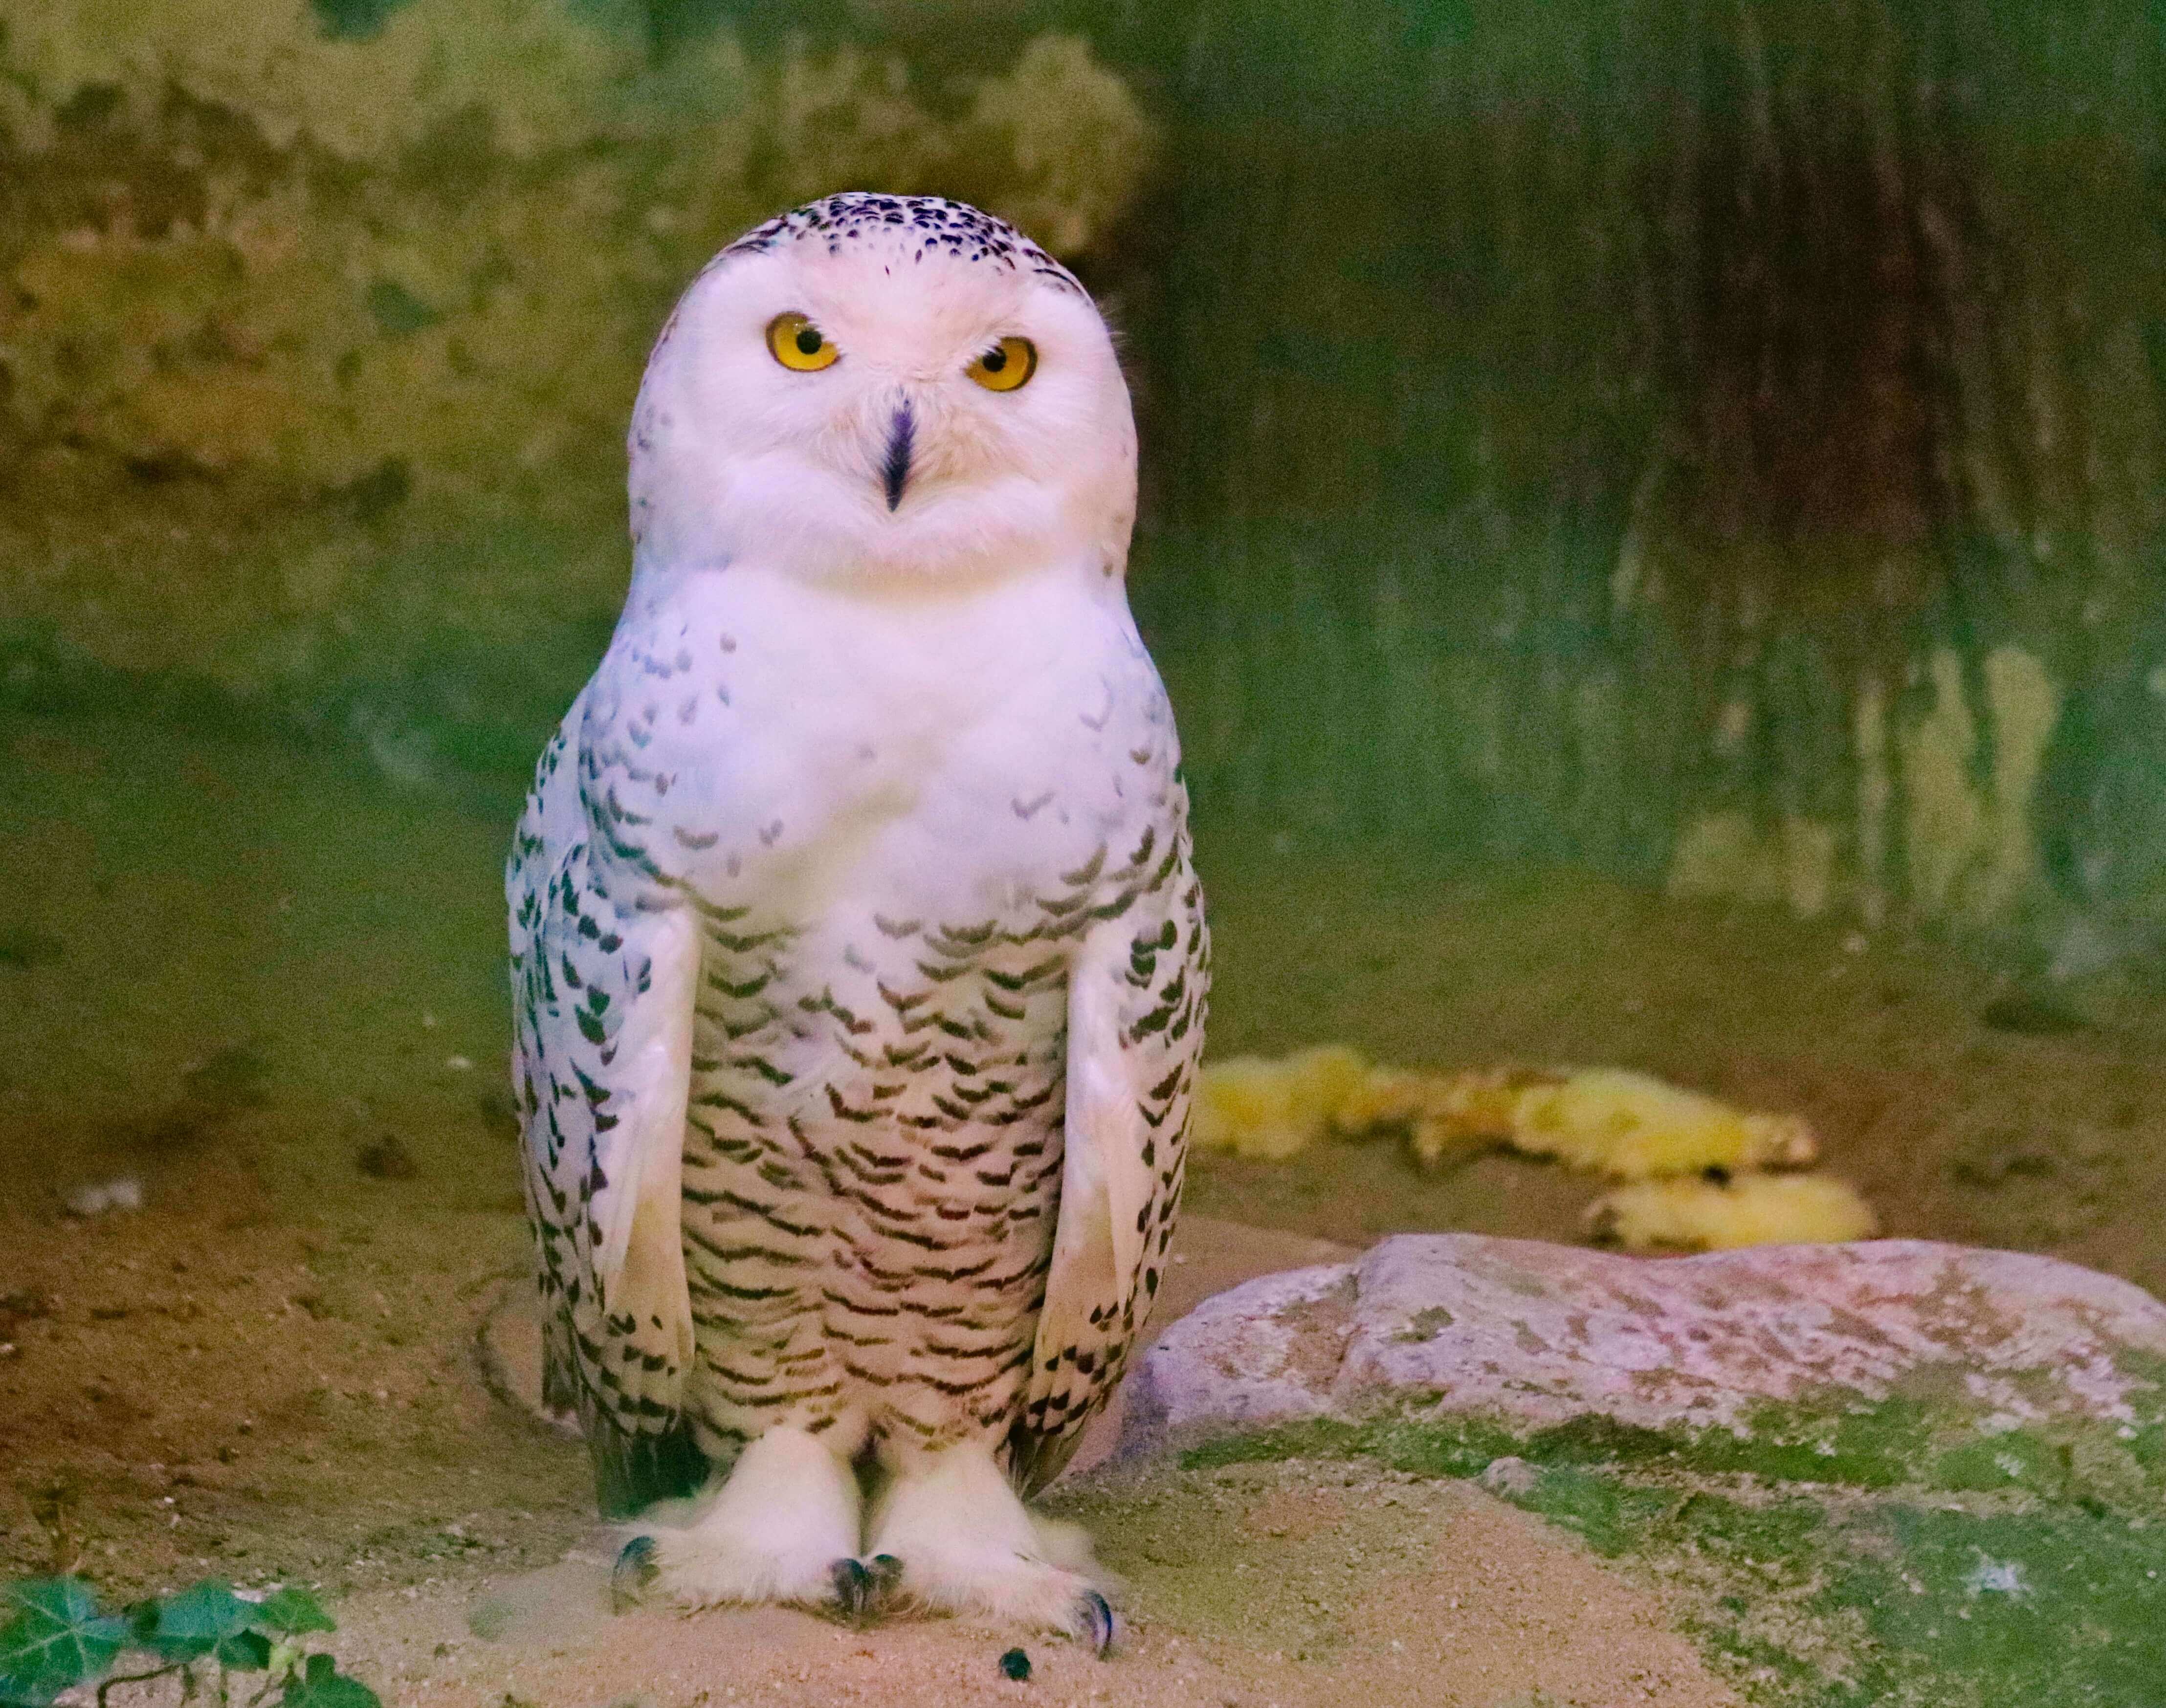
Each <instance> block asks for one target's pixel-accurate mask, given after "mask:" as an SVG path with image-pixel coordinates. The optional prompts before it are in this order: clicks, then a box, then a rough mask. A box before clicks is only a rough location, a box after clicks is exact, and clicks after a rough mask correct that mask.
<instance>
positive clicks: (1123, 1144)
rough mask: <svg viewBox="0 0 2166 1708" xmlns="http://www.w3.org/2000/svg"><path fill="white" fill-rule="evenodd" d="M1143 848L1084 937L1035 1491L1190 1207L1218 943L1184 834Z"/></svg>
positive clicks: (1035, 1415) (1020, 1468) (1036, 1426)
mask: <svg viewBox="0 0 2166 1708" xmlns="http://www.w3.org/2000/svg"><path fill="white" fill-rule="evenodd" d="M1151 840H1152V839H1149V838H1146V839H1145V842H1144V847H1143V848H1142V849H1141V850H1140V851H1139V854H1140V855H1141V858H1139V859H1138V860H1136V861H1133V862H1131V866H1130V868H1129V872H1126V873H1116V874H1114V881H1115V882H1116V883H1120V882H1121V881H1122V880H1123V878H1128V879H1130V881H1131V882H1132V883H1133V884H1134V885H1135V888H1133V890H1130V891H1128V892H1127V897H1126V899H1127V905H1126V906H1125V907H1124V908H1123V910H1122V911H1120V912H1118V913H1117V914H1115V915H1114V916H1113V917H1111V918H1108V919H1104V920H1101V921H1100V922H1099V923H1097V924H1096V925H1093V926H1092V927H1091V930H1089V931H1088V933H1086V936H1084V939H1083V941H1082V943H1081V944H1080V946H1079V948H1078V950H1077V952H1076V955H1075V962H1074V963H1073V965H1072V966H1071V967H1070V972H1069V988H1068V1099H1067V1110H1066V1120H1065V1154H1064V1157H1063V1161H1062V1166H1061V1174H1060V1211H1059V1218H1058V1220H1057V1221H1056V1223H1055V1226H1054V1241H1053V1263H1052V1268H1051V1270H1050V1271H1049V1273H1048V1275H1047V1277H1046V1286H1045V1304H1044V1306H1043V1309H1042V1310H1041V1311H1040V1312H1039V1315H1038V1336H1037V1341H1036V1343H1035V1347H1034V1349H1033V1355H1032V1359H1031V1371H1030V1380H1029V1383H1028V1385H1027V1387H1026V1389H1025V1390H1024V1401H1023V1410H1022V1416H1021V1417H1020V1418H1019V1419H1018V1420H1017V1423H1016V1426H1015V1427H1014V1429H1013V1431H1012V1432H1011V1434H1010V1437H1009V1442H1008V1455H1009V1468H1010V1471H1011V1473H1012V1475H1013V1476H1014V1478H1015V1479H1016V1480H1017V1483H1018V1484H1020V1485H1021V1486H1022V1489H1023V1490H1024V1492H1025V1493H1029V1492H1031V1491H1033V1490H1035V1489H1041V1488H1043V1487H1044V1485H1045V1484H1048V1483H1049V1482H1051V1481H1052V1480H1053V1479H1054V1477H1056V1476H1058V1475H1059V1473H1060V1469H1061V1467H1062V1466H1064V1465H1065V1464H1066V1463H1067V1462H1068V1459H1069V1456H1070V1454H1072V1453H1073V1452H1075V1447H1076V1444H1077V1442H1078V1441H1079V1440H1080V1437H1081V1433H1082V1428H1083V1426H1084V1424H1085V1423H1086V1422H1087V1421H1089V1419H1090V1417H1091V1414H1092V1413H1093V1412H1095V1411H1096V1410H1097V1409H1098V1407H1099V1406H1100V1405H1102V1404H1103V1403H1104V1401H1105V1400H1106V1398H1107V1396H1108V1395H1109V1394H1112V1391H1113V1389H1114V1388H1115V1386H1116V1385H1117V1384H1118V1383H1119V1381H1120V1378H1121V1373H1122V1371H1123V1368H1125V1366H1126V1363H1127V1360H1128V1351H1129V1348H1130V1347H1132V1346H1133V1344H1134V1342H1135V1338H1136V1336H1137V1334H1138V1332H1139V1331H1141V1329H1142V1328H1143V1326H1144V1323H1145V1321H1147V1320H1148V1319H1149V1315H1150V1307H1151V1300H1152V1299H1153V1298H1154V1296H1155V1295H1156V1294H1157V1292H1158V1287H1159V1277H1160V1273H1161V1271H1162V1269H1163V1268H1164V1267H1165V1252H1166V1246H1167V1243H1168V1242H1169V1241H1170V1240H1171V1238H1172V1236H1173V1223H1174V1214H1175V1209H1176V1208H1177V1206H1178V1205H1179V1202H1180V1199H1181V1178H1182V1169H1183V1159H1184V1157H1185V1153H1186V1146H1187V1138H1188V1109H1189V1098H1190V1091H1191V1086H1192V1085H1193V1083H1194V1080H1195V1076H1196V1064H1197V1057H1199V1056H1200V1055H1201V1054H1202V1048H1203V1017H1204V1009H1205V1005H1206V1002H1207V996H1208V992H1209V984H1210V937H1209V935H1208V933H1207V930H1206V928H1205V926H1204V923H1203V901H1202V890H1201V888H1200V887H1199V886H1198V884H1197V881H1196V877H1195V873H1194V872H1192V871H1191V868H1190V866H1189V862H1188V846H1187V836H1186V831H1185V830H1181V828H1179V825H1178V821H1176V827H1175V835H1174V836H1173V838H1172V846H1170V848H1166V849H1165V851H1163V852H1154V851H1153V849H1152V847H1151Z"/></svg>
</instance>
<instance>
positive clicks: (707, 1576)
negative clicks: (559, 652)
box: [509, 196, 1208, 1638]
mask: <svg viewBox="0 0 2166 1708" xmlns="http://www.w3.org/2000/svg"><path fill="white" fill-rule="evenodd" d="M1018 374H1020V375H1021V376H1022V382H1021V383H1017V375H1018ZM1134 494H1135V435H1134V428H1133V422H1132V419H1131V417H1130V413H1129V409H1128V394H1127V391H1126V388H1125V387H1124V385H1123V382H1122V379H1121V375H1120V371H1119V367H1118V365H1117V361H1116V360H1115V358H1114V355H1113V351H1112V344H1111V341H1110V340H1109V339H1108V337H1107V333H1106V330H1105V328H1104V325H1103V324H1102V322H1101V320H1100V319H1099V316H1098V314H1097V313H1096V309H1095V308H1093V307H1092V306H1091V302H1090V299H1089V298H1088V297H1087V295H1086V293H1084V292H1083V290H1082V288H1081V287H1080V286H1079V285H1078V284H1077V283H1076V282H1075V280H1074V279H1073V278H1072V277H1070V276H1069V274H1068V273H1067V272H1066V271H1065V270H1064V269H1062V268H1061V267H1060V266H1058V264H1057V263H1055V262H1054V261H1051V260H1050V259H1049V258H1048V257H1047V256H1045V255H1044V254H1043V252H1042V251H1040V250H1038V249H1036V248H1035V247H1034V246H1033V245H1031V244H1029V243H1028V240H1025V239H1023V238H1022V237H1021V236H1020V235H1017V233H1016V232H1014V231H1013V230H1012V229H1011V228H1009V227H1007V226H1006V225H1004V224H1001V222H999V221H997V220H995V219H991V218H989V217H988V216H986V215H985V214H980V213H978V212H977V211H976V210H975V209H971V208H964V207H962V206H960V205H959V204H956V203H948V202H943V201H939V200H937V199H932V198H886V197H873V196H840V197H832V198H828V199H827V200H826V201H824V202H821V203H814V204H812V205H811V207H808V208H800V209H798V210H797V211H795V213H792V214H787V215H785V216H782V217H781V218H780V219H776V220H774V221H770V222H769V224H766V225H764V226H762V227H760V228H758V229H757V230H755V231H754V232H753V233H751V234H749V235H748V236H747V237H746V238H744V239H742V240H740V241H739V242H738V243H737V244H736V245H732V247H731V248H730V249H728V250H724V251H723V252H722V254H721V256H717V257H716V261H715V262H714V263H713V264H712V265H711V266H710V267H709V268H708V270H707V271H705V273H704V274H703V275H702V276H701V277H700V279H699V280H698V281H697V282H695V283H694V285H693V286H692V287H691V288H690V289H689V291H688V292H687V293H686V294H685V296H684V299H683V301H682V302H681V303H679V306H678V309H677V312H676V314H674V316H673V318H672V319H671V322H670V324H669V326H668V328H666V329H664V331H663V335H662V337H661V339H660V340H659V341H658V344H657V345H656V348H655V351H654V355H653V356H652V360H651V361H650V363H649V365H648V369H647V377H646V380H645V382H644V384H643V385H642V387H641V392H640V397H639V401H638V404H637V409H636V410H635V413H634V416H633V424H632V431H631V498H632V516H633V536H634V540H635V552H634V563H633V576H632V585H631V593H630V596H629V598H628V599H627V602H626V609H625V613H624V616H623V619H622V620H621V623H620V625H619V626H618V629H617V631H616V635H615V638H614V640H612V642H611V644H610V649H609V651H608V654H607V656H606V657H605V659H604V660H603V662H602V664H601V667H600V669H599V670H598V671H597V672H596V673H595V676H594V680H593V681H592V682H591V683H589V684H588V686H587V688H586V689H585V691H584V693H582V694H581V695H580V697H579V698H578V702H577V703H576V704H574V705H573V708H572V710H571V712H570V714H569V715H568V717H567V718H566V720H565V721H564V725H563V729H562V730H561V731H560V732H559V733H558V735H557V738H556V740H555V741H553V742H552V745H551V746H550V747H549V749H548V751H547V752H546V753H545V754H544V755H543V756H542V763H541V767H540V769H539V772H538V774H537V777H536V783H535V788H534V793H533V795H532V798H531V800H530V802H529V804H528V809H527V812H526V817H525V819H524V820H522V823H521V825H520V832H519V836H518V841H517V844H516V846H515V850H514V853H513V857H512V862H511V867H510V877H509V892H510V902H511V908H512V953H513V968H514V971H513V982H514V994H515V1009H516V1015H517V1022H518V1040H517V1055H516V1068H515V1073H516V1080H517V1089H518V1093H519V1097H520V1105H521V1108H522V1110H523V1112H524V1115H525V1121H526V1139H527V1161H528V1168H527V1178H528V1186H529V1197H530V1202H531V1206H532V1210H533V1213H534V1218H535V1224H536V1231H537V1234H538V1236H539V1241H540V1247H541V1284H542V1293H543V1302H544V1305H545V1310H546V1313H547V1320H548V1322H549V1325H550V1326H549V1330H548V1351H549V1358H548V1368H549V1382H550V1392H551V1395H552V1400H554V1401H555V1402H556V1403H557V1404H560V1405H567V1406H572V1407H576V1408H577V1410H578V1413H579V1415H580V1418H581V1421H582V1422H583V1424H584V1427H585V1429H586V1431H587V1434H588V1437H589V1442H590V1444H591V1445H592V1447H593V1449H594V1460H595V1466H596V1471H597V1478H598V1482H599V1484H600V1491H601V1498H602V1502H603V1505H604V1508H605V1510H608V1511H611V1512H615V1513H620V1514H621V1513H627V1512H631V1511H632V1510H637V1509H638V1508H640V1507H642V1506H643V1505H647V1503H649V1502H651V1501H652V1500H655V1499H657V1498H658V1497H661V1496H663V1495H671V1494H679V1493H684V1492H686V1491H688V1490H689V1489H691V1488H692V1487H694V1486H695V1484H697V1483H698V1482H699V1480H700V1478H701V1477H702V1476H703V1475H704V1474H705V1473H708V1472H709V1471H710V1469H711V1470H712V1472H713V1473H714V1474H713V1479H712V1480H711V1481H710V1483H709V1484H708V1486H707V1489H706V1492H705V1494H704V1495H702V1496H701V1498H700V1502H699V1503H698V1504H697V1505H695V1506H694V1507H693V1508H691V1509H689V1512H688V1513H687V1514H686V1515H685V1516H683V1517H682V1518H681V1520H680V1521H679V1522H677V1523H675V1524H674V1525H673V1526H648V1529H649V1531H650V1532H651V1534H652V1543H651V1545H648V1544H642V1546H641V1547H640V1548H639V1549H637V1550H636V1551H635V1556H634V1557H635V1558H642V1559H644V1560H646V1561H647V1562H648V1563H649V1565H650V1566H651V1568H652V1572H653V1574H655V1575H656V1576H657V1577H658V1580H659V1586H660V1588H661V1589H663V1590H664V1591H666V1592H668V1594H670V1595H674V1597H676V1598H677V1599H679V1600H684V1601H687V1602H691V1603H695V1604H696V1603H705V1602H711V1601H721V1600H796V1601H802V1602H812V1603H818V1602H830V1601H836V1600H840V1601H842V1602H843V1603H844V1604H846V1605H849V1606H850V1607H852V1608H853V1610H857V1609H859V1608H861V1607H862V1605H864V1604H865V1603H866V1602H868V1601H869V1600H876V1599H877V1598H878V1597H879V1596H880V1595H882V1594H884V1593H886V1592H888V1591H890V1590H899V1591H900V1593H901V1594H902V1595H906V1596H908V1597H910V1598H911V1599H913V1600H917V1601H920V1602H922V1603H924V1604H927V1605H932V1606H935V1607H944V1608H950V1609H958V1610H961V1609H974V1610H981V1611H986V1612H991V1613H993V1614H996V1615H998V1616H1006V1617H1011V1618H1014V1619H1017V1620H1020V1621H1029V1622H1033V1623H1038V1624H1043V1625H1046V1626H1057V1627H1063V1628H1067V1629H1070V1630H1074V1631H1078V1632H1083V1631H1091V1632H1095V1633H1096V1634H1097V1635H1099V1636H1100V1637H1101V1638H1102V1637H1103V1635H1104V1633H1105V1632H1106V1631H1107V1629H1108V1628H1109V1626H1108V1616H1107V1615H1106V1613H1105V1604H1104V1601H1103V1600H1102V1598H1101V1596H1100V1595H1098V1594H1097V1593H1096V1589H1094V1587H1093V1585H1092V1583H1091V1577H1090V1574H1089V1571H1088V1568H1087V1562H1086V1560H1085V1559H1083V1558H1080V1557H1079V1555H1078V1554H1077V1552H1076V1550H1075V1547H1074V1546H1073V1543H1072V1540H1070V1539H1067V1538H1064V1537H1059V1536H1057V1535H1055V1534H1054V1533H1053V1532H1052V1531H1049V1529H1048V1528H1047V1527H1046V1526H1042V1525H1039V1524H1038V1523H1036V1522H1035V1521H1033V1520H1032V1519H1031V1518H1030V1516H1029V1515H1028V1513H1027V1512H1026V1511H1025V1510H1024V1508H1023V1506H1022V1503H1021V1500H1020V1499H1019V1497H1018V1493H1017V1491H1018V1490H1021V1491H1022V1492H1028V1490H1029V1489H1033V1488H1034V1487H1036V1486H1038V1485H1039V1484H1042V1483H1043V1481H1044V1480H1045V1479H1048V1478H1049V1477H1050V1476H1051V1475H1052V1474H1053V1473H1054V1472H1056V1471H1057V1470H1058V1469H1059V1466H1060V1465H1061V1464H1062V1463H1064V1462H1065V1458H1066V1457H1067V1454H1068V1452H1070V1450H1071V1449H1072V1447H1073V1446H1074V1443H1075V1437H1076V1433H1077V1431H1079V1430H1080V1426H1081V1425H1082V1423H1083V1422H1084V1421H1085V1420H1086V1418H1087V1416H1088V1415H1090V1413H1091V1411H1092V1410H1094V1409H1095V1408H1096V1406H1097V1405H1099V1404H1100V1403H1101V1401H1102V1400H1103V1399H1104V1398H1105V1397H1106V1395H1107V1394H1108V1393H1109V1392H1110V1390H1111V1388H1112V1384H1114V1383H1115V1382H1116V1381H1117V1379H1118V1377H1119V1375H1120V1373H1121V1370H1122V1368H1123V1361H1124V1359H1125V1357H1126V1356H1127V1352H1128V1347H1129V1346H1130V1344H1131V1343H1132V1342H1133V1337H1134V1336H1135V1334H1136V1332H1137V1331H1138V1328H1139V1326H1141V1324H1142V1321H1143V1320H1144V1316H1145V1315H1147V1313H1148V1311H1149V1304H1150V1299H1151V1296H1152V1294H1154V1292H1155V1291H1156V1289H1157V1284H1158V1278H1159V1268H1160V1265H1161V1264H1162V1263H1163V1261H1164V1253H1165V1246H1166V1242H1167V1240H1168V1239H1169V1237H1170V1233H1171V1230H1172V1225H1173V1215H1174V1210H1175V1203H1176V1201H1177V1199H1178V1197H1179V1194H1180V1189H1181V1158H1182V1147H1183V1144H1184V1141H1185V1137H1186V1124H1187V1117H1188V1104H1189V1092H1190V1086H1191V1081H1192V1078H1193V1075H1194V1069H1195V1064H1196V1060H1197V1055H1198V1052H1200V1049H1201V1046H1202V1030H1203V1013H1204V1004H1205V995H1206V985H1207V976H1208V945H1207V937H1206V934H1205V930H1204V925H1203V920H1202V902H1201V897H1200V894H1199V891H1198V888H1197V883H1196V881H1195V878H1194V877H1193V874H1192V872H1191V868H1190V865H1189V858H1188V837H1187V830H1186V794H1185V792H1184V790H1183V788H1182V786H1181V781H1180V777H1179V772H1178V767H1177V762H1178V750H1177V746H1176V741H1175V734H1174V729H1173V723H1172V718H1171V714H1170V710H1169V709H1168V707H1167V704H1166V700H1165V693H1164V690H1163V688H1161V687H1160V683H1159V680H1158V677H1157V674H1156V672H1154V669H1153V668H1152V666H1151V663H1150V661H1149V656H1147V655H1146V653H1145V651H1144V647H1143V645H1142V643H1141V641H1140V640H1139V639H1138V636H1137V634H1136V630H1135V626H1134V624H1133V619H1131V617H1130V615H1129V613H1128V604H1127V600H1126V595H1125V592H1124V589H1123V571H1124V567H1125V562H1126V556H1127V550H1128V534H1129V530H1130V525H1131V522H1132V520H1133V511H1134ZM868 1494H869V1496H870V1499H869V1502H868V1500H866V1498H865V1497H866V1495H868Z"/></svg>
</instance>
